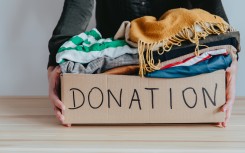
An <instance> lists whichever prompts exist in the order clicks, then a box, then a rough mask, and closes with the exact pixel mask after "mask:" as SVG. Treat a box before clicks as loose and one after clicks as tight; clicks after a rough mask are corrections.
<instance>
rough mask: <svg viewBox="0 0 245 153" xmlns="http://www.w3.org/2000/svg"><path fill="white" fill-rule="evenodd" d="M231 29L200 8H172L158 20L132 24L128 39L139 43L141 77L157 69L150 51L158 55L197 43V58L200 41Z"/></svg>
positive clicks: (137, 20) (148, 17)
mask: <svg viewBox="0 0 245 153" xmlns="http://www.w3.org/2000/svg"><path fill="white" fill-rule="evenodd" d="M229 31H234V29H233V28H232V27H231V26H230V25H229V24H228V23H227V22H225V21H224V20H223V19H222V18H221V17H219V16H216V15H212V14H210V13H209V12H207V11H204V10H202V9H192V10H188V9H184V8H178V9H172V10H169V11H167V12H166V13H164V14H163V15H162V16H161V17H160V19H159V20H157V19H156V18H155V17H152V16H144V17H141V18H137V19H135V20H133V21H131V27H130V32H129V39H130V41H132V42H135V43H138V52H139V60H140V75H141V76H143V75H144V74H145V73H146V72H152V71H155V70H159V69H160V66H159V63H160V61H159V62H158V63H154V60H153V53H152V52H153V50H154V48H156V46H161V48H162V49H161V50H156V51H157V52H158V54H160V55H161V54H163V53H164V52H167V51H170V50H171V48H172V46H173V45H177V46H181V42H183V41H190V42H192V43H195V44H196V49H195V50H194V52H195V54H196V55H199V52H198V51H199V40H200V39H201V38H202V39H205V38H206V37H207V36H208V35H211V34H217V35H219V34H224V33H227V32H229Z"/></svg>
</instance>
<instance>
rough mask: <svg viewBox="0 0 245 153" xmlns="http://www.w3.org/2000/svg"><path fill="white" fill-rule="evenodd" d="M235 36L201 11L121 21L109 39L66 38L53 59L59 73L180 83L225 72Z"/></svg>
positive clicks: (236, 47) (96, 35)
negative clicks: (178, 81)
mask: <svg viewBox="0 0 245 153" xmlns="http://www.w3.org/2000/svg"><path fill="white" fill-rule="evenodd" d="M239 51H240V34H239V32H238V31H235V30H234V29H233V28H232V27H231V26H230V25H229V24H228V23H226V22H225V21H224V20H223V19H222V18H220V17H218V16H215V15H212V14H210V13H208V12H206V11H204V10H201V9H193V10H187V9H182V8H180V9H173V10H170V11H168V12H166V13H165V14H163V15H162V16H161V18H160V19H159V20H157V19H156V18H155V17H151V16H144V17H141V18H137V19H135V20H133V21H131V22H129V21H124V22H123V23H122V24H121V26H120V28H119V29H118V31H117V33H116V34H115V36H114V38H106V39H104V38H102V36H101V34H100V32H99V31H98V30H97V29H92V30H91V31H87V32H84V33H81V34H79V35H76V36H74V37H72V38H71V39H70V40H69V41H67V42H66V43H64V44H63V45H62V46H61V47H60V49H59V50H58V53H57V55H56V61H57V63H59V64H60V66H61V70H62V72H63V73H84V74H94V73H107V74H127V75H129V74H139V75H141V76H146V77H157V78H180V77H189V76H194V75H199V74H203V73H210V72H213V71H216V70H220V69H224V70H225V69H227V68H228V67H229V66H230V65H231V63H232V62H233V61H236V60H237V59H238V56H237V55H238V52H239Z"/></svg>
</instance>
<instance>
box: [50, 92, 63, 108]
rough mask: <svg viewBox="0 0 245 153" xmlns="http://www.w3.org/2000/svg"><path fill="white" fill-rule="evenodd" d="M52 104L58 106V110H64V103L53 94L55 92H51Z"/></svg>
mask: <svg viewBox="0 0 245 153" xmlns="http://www.w3.org/2000/svg"><path fill="white" fill-rule="evenodd" d="M51 99H52V100H51V101H52V102H53V104H54V105H55V106H56V107H58V108H59V109H60V110H62V111H64V110H65V105H64V103H63V102H62V101H60V99H59V98H58V97H57V96H56V95H55V94H52V98H51Z"/></svg>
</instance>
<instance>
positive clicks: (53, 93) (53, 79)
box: [48, 66, 71, 127]
mask: <svg viewBox="0 0 245 153" xmlns="http://www.w3.org/2000/svg"><path fill="white" fill-rule="evenodd" d="M60 73H61V70H60V67H59V66H56V67H54V66H50V67H49V68H48V82H49V100H50V102H51V103H52V104H53V106H54V112H55V115H56V117H57V119H58V120H59V121H60V122H61V123H62V124H63V125H64V126H67V127H70V126H71V125H70V124H64V123H63V121H64V115H62V110H65V105H64V104H63V103H62V102H61V101H60V99H59V97H58V87H59V84H60Z"/></svg>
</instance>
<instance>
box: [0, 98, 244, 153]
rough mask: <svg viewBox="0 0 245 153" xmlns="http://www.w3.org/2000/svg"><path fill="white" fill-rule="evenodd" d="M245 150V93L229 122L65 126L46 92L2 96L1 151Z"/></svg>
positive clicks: (210, 152) (47, 152) (211, 152)
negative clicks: (220, 125)
mask: <svg viewBox="0 0 245 153" xmlns="http://www.w3.org/2000/svg"><path fill="white" fill-rule="evenodd" d="M74 151H78V152H84V153H86V152H89V153H90V152H104V153H112V152H113V153H114V152H147V153H151V152H181V153H185V152H186V153H191V152H195V153H196V152H209V153H213V152H222V153H224V152H241V153H245V98H238V99H237V101H236V103H235V105H234V108H233V113H232V117H231V121H230V124H229V125H228V127H227V128H218V127H215V126H214V125H211V124H163V125H148V126H142V125H141V126H88V125H87V126H73V127H71V128H66V127H63V126H61V125H60V124H59V122H58V121H57V120H56V118H55V116H54V115H53V111H52V107H51V104H50V103H49V101H48V99H47V97H0V153H2V152H3V153H10V152H11V153H12V152H23V153H29V152H30V153H49V152H50V153H56V152H57V153H63V152H73V153H74Z"/></svg>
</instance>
